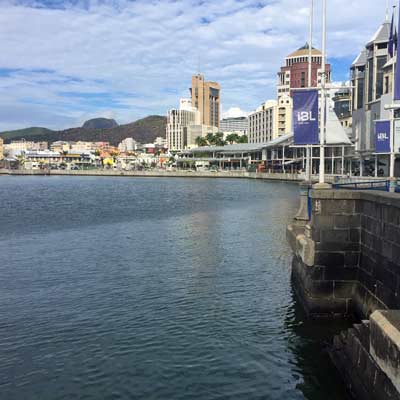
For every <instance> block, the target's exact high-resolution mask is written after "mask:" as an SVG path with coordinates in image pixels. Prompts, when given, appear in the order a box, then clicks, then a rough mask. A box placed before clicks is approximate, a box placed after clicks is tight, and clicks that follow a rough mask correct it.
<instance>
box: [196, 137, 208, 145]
mask: <svg viewBox="0 0 400 400" xmlns="http://www.w3.org/2000/svg"><path fill="white" fill-rule="evenodd" d="M195 143H196V146H199V147H204V146H207V145H208V142H207V139H206V138H204V137H201V136H197V138H196V140H195Z"/></svg>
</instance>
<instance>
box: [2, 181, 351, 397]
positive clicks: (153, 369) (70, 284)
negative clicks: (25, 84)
mask: <svg viewBox="0 0 400 400" xmlns="http://www.w3.org/2000/svg"><path fill="white" fill-rule="evenodd" d="M297 203H298V187H297V185H295V184H288V183H278V182H261V181H252V180H239V179H238V180H234V179H232V180H225V179H168V178H154V179H153V178H146V179H140V178H139V179H136V178H108V177H104V178H98V177H97V178H96V177H0V260H1V262H0V355H1V362H0V398H1V399H7V400H13V399H18V400H20V399H32V400H33V399H35V400H36V399H40V400H56V399H57V400H59V399H93V400H94V399H124V400H125V399H126V400H128V399H144V400H151V399H154V400H172V399H174V400H183V399H185V400H186V399H195V400H197V399H198V400H217V399H218V400H224V399H234V400H250V399H266V400H275V399H276V400H278V399H279V400H282V399H285V400H292V399H293V400H294V399H310V400H329V399H332V400H339V399H340V400H343V399H344V398H345V393H344V389H343V386H342V384H341V381H340V379H339V377H338V374H337V373H336V371H335V370H334V368H333V367H332V366H331V364H330V362H329V357H328V356H327V354H326V352H325V348H326V342H327V341H328V340H329V338H330V337H331V336H332V334H333V332H336V331H337V330H339V329H340V327H338V326H337V323H336V324H334V325H331V324H328V323H327V322H319V323H317V322H311V321H308V322H307V321H306V320H305V318H304V316H303V315H302V313H301V311H300V310H299V309H298V308H297V306H296V302H295V299H294V295H293V291H292V287H291V284H290V264H291V251H290V249H289V246H288V245H287V243H286V239H285V228H286V225H287V223H288V222H289V221H290V219H291V218H292V216H293V215H294V214H295V211H296V208H297Z"/></svg>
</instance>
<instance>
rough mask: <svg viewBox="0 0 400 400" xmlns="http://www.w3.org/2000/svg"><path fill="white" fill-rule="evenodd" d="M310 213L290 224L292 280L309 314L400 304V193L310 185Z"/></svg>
mask: <svg viewBox="0 0 400 400" xmlns="http://www.w3.org/2000/svg"><path fill="white" fill-rule="evenodd" d="M311 201H312V215H311V220H310V221H309V223H308V224H306V225H305V226H298V225H296V224H293V225H291V226H289V228H288V239H289V242H290V243H291V245H292V248H293V250H294V258H293V280H294V281H296V285H295V288H296V291H297V292H298V294H299V297H300V299H301V301H302V303H303V305H304V308H305V309H306V311H307V312H308V313H309V314H310V315H315V316H318V315H320V316H324V315H325V316H339V317H343V316H348V315H350V314H356V315H357V316H359V317H363V318H368V317H369V315H370V314H371V313H372V312H374V311H375V310H382V309H400V196H399V195H397V194H391V193H386V192H377V191H347V190H314V191H312V192H311Z"/></svg>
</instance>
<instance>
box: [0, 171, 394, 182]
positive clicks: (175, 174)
mask: <svg viewBox="0 0 400 400" xmlns="http://www.w3.org/2000/svg"><path fill="white" fill-rule="evenodd" d="M0 175H13V176H18V175H21V176H25V175H28V176H30V175H37V176H44V175H53V176H115V177H117V176H119V177H132V178H163V177H165V178H234V179H260V180H267V181H284V182H302V181H304V174H301V173H294V174H291V173H267V172H263V173H259V172H247V171H218V172H216V171H214V172H213V171H192V170H173V171H166V170H157V169H154V170H146V171H124V170H117V169H93V170H60V169H58V170H45V171H44V170H38V169H35V170H28V169H20V170H10V169H0ZM337 177H338V175H326V177H325V179H326V181H327V182H329V183H333V182H334V181H335V180H336V179H337ZM339 179H340V182H341V183H347V182H349V183H351V182H354V181H377V180H380V181H382V180H385V179H387V178H382V177H380V178H374V177H370V176H368V177H359V176H358V177H357V176H353V177H341V176H339ZM312 180H313V182H318V176H317V175H313V176H312Z"/></svg>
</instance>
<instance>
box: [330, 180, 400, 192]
mask: <svg viewBox="0 0 400 400" xmlns="http://www.w3.org/2000/svg"><path fill="white" fill-rule="evenodd" d="M332 186H333V188H334V189H347V190H380V191H385V192H389V191H390V180H373V181H356V182H346V183H334V184H333V185H332ZM395 192H396V193H400V186H399V182H396V186H395Z"/></svg>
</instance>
